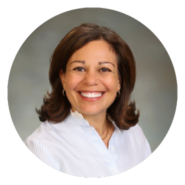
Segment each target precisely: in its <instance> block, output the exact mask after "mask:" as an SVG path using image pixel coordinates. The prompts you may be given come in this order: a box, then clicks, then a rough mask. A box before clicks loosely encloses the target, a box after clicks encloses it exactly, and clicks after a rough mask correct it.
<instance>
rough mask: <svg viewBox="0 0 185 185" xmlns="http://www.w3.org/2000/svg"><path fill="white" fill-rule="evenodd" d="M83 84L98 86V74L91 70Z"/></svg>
mask: <svg viewBox="0 0 185 185" xmlns="http://www.w3.org/2000/svg"><path fill="white" fill-rule="evenodd" d="M83 82H84V83H85V84H87V85H90V86H93V85H97V84H98V74H97V73H96V71H94V70H91V71H88V72H86V74H85V76H84V80H83Z"/></svg>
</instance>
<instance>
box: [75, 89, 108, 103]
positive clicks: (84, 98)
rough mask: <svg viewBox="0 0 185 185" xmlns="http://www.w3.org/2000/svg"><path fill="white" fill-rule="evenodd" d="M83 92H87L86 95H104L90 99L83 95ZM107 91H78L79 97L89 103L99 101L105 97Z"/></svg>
mask: <svg viewBox="0 0 185 185" xmlns="http://www.w3.org/2000/svg"><path fill="white" fill-rule="evenodd" d="M81 92H85V93H102V95H101V96H100V97H94V98H88V97H84V96H82V95H81ZM105 93H106V92H105V91H78V94H79V96H80V97H81V98H82V99H83V100H85V101H88V102H94V101H98V100H100V99H101V98H102V97H103V96H104V95H105Z"/></svg>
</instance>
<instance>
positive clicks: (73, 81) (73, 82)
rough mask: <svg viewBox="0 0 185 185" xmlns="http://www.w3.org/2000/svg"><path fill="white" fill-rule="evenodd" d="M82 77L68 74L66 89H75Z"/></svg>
mask: <svg viewBox="0 0 185 185" xmlns="http://www.w3.org/2000/svg"><path fill="white" fill-rule="evenodd" d="M80 81H81V78H79V77H78V76H76V75H68V76H67V78H66V90H75V88H76V87H77V86H78V84H79V83H80Z"/></svg>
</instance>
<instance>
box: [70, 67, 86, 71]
mask: <svg viewBox="0 0 185 185" xmlns="http://www.w3.org/2000/svg"><path fill="white" fill-rule="evenodd" d="M73 70H75V71H85V69H84V68H83V67H76V68H74V69H73Z"/></svg>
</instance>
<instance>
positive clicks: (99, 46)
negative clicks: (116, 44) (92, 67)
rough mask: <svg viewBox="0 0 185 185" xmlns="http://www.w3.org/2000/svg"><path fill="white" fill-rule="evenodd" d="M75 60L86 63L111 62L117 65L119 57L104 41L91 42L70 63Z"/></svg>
mask: <svg viewBox="0 0 185 185" xmlns="http://www.w3.org/2000/svg"><path fill="white" fill-rule="evenodd" d="M74 60H84V61H87V62H88V61H93V62H96V61H97V62H99V61H111V62H114V63H115V64H117V56H116V53H115V52H114V50H113V48H112V46H111V45H110V44H109V43H107V42H106V41H104V40H97V41H91V42H89V43H87V44H86V45H84V46H83V47H81V48H80V49H78V50H77V51H75V52H74V53H73V55H72V56H71V57H70V59H69V62H72V61H74Z"/></svg>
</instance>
